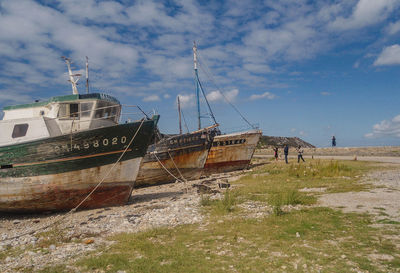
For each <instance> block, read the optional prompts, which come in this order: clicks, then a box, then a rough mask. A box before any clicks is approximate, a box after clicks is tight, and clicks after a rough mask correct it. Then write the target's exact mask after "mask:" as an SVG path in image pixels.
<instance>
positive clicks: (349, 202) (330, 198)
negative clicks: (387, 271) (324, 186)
mask: <svg viewBox="0 0 400 273" xmlns="http://www.w3.org/2000/svg"><path fill="white" fill-rule="evenodd" d="M365 182H366V183H371V184H373V185H375V186H377V187H375V188H373V189H372V190H370V191H368V192H346V193H334V194H324V195H322V196H321V197H320V199H319V204H320V205H321V206H327V207H335V208H341V209H342V210H343V211H344V212H358V213H365V212H366V213H370V214H372V215H374V216H375V217H376V218H377V220H378V221H379V220H389V221H390V220H392V221H397V222H400V169H397V170H388V171H377V172H373V173H371V174H369V175H368V176H367V178H366V180H365Z"/></svg>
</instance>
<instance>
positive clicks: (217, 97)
mask: <svg viewBox="0 0 400 273" xmlns="http://www.w3.org/2000/svg"><path fill="white" fill-rule="evenodd" d="M238 94H239V90H238V89H232V90H231V91H226V92H224V93H223V94H222V93H221V92H220V91H219V90H217V91H212V92H210V93H209V94H208V95H207V100H208V101H210V102H216V101H225V98H226V99H227V100H228V101H229V102H233V101H234V100H235V99H236V97H237V95H238ZM224 96H225V98H224Z"/></svg>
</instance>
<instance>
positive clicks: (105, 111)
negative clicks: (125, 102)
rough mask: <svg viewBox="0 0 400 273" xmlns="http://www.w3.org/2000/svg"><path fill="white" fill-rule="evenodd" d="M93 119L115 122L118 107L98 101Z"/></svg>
mask: <svg viewBox="0 0 400 273" xmlns="http://www.w3.org/2000/svg"><path fill="white" fill-rule="evenodd" d="M96 108H97V109H96V113H95V118H98V119H101V118H104V119H110V120H113V121H115V122H117V121H118V116H119V111H120V106H119V105H118V104H114V103H109V102H106V101H99V102H98V103H97V107H96Z"/></svg>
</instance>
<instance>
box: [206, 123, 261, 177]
mask: <svg viewBox="0 0 400 273" xmlns="http://www.w3.org/2000/svg"><path fill="white" fill-rule="evenodd" d="M261 134H262V133H261V131H258V130H252V131H248V132H241V133H234V134H229V135H220V136H215V137H214V141H213V146H212V147H211V149H210V152H209V153H208V157H207V161H206V163H205V164H204V172H203V174H204V175H210V174H213V173H220V172H229V171H235V170H242V169H245V168H247V167H248V165H249V164H250V161H251V158H252V157H253V154H254V151H255V149H256V146H257V142H258V140H259V139H260V137H261Z"/></svg>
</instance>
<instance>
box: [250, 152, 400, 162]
mask: <svg viewBox="0 0 400 273" xmlns="http://www.w3.org/2000/svg"><path fill="white" fill-rule="evenodd" d="M254 157H255V158H272V157H273V155H266V154H257V155H254ZM304 158H305V159H307V158H309V159H310V158H314V159H333V160H354V159H356V160H358V161H372V162H382V163H395V164H400V157H397V156H356V157H355V156H350V155H314V156H310V155H305V156H304ZM293 160H295V161H296V160H297V155H290V156H289V161H292V162H293Z"/></svg>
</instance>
